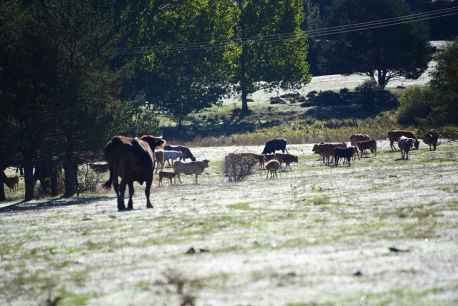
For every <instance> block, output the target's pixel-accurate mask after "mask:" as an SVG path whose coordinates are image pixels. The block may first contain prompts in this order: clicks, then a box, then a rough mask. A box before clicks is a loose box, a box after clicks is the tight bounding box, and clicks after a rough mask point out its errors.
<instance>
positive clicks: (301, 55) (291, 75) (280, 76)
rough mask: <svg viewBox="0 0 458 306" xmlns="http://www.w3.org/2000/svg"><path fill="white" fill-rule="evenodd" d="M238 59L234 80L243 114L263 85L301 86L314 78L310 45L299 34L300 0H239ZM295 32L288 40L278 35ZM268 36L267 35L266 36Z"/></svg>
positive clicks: (300, 22)
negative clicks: (308, 56)
mask: <svg viewBox="0 0 458 306" xmlns="http://www.w3.org/2000/svg"><path fill="white" fill-rule="evenodd" d="M236 2H237V5H238V9H239V18H238V22H237V27H236V31H237V38H238V41H239V42H240V43H239V45H238V47H237V49H236V50H237V55H238V62H237V63H236V64H237V66H236V69H235V75H234V79H233V83H234V84H235V85H236V86H235V90H236V91H238V92H240V93H241V95H242V113H247V112H248V104H247V102H248V100H247V95H248V94H249V93H251V92H254V91H256V90H258V89H260V88H267V89H272V88H274V87H277V86H280V87H282V88H289V89H294V88H299V87H301V86H302V85H304V84H306V83H308V82H309V81H310V75H309V66H308V63H307V59H306V56H305V54H307V50H308V44H307V38H306V37H305V36H304V35H299V33H300V31H301V26H302V23H303V18H304V16H303V4H302V1H298V0H282V1H278V0H275V1H274V0H266V1H252V0H238V1H236ZM284 33H294V34H295V35H290V36H289V38H288V39H284V38H283V39H275V37H276V35H281V34H284ZM266 36H267V37H269V38H270V39H266V38H265V37H266ZM263 37H264V38H263Z"/></svg>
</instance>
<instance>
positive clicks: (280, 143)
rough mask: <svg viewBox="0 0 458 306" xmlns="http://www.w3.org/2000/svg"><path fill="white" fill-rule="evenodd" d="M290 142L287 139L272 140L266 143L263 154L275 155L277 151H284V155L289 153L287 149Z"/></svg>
mask: <svg viewBox="0 0 458 306" xmlns="http://www.w3.org/2000/svg"><path fill="white" fill-rule="evenodd" d="M287 144H288V142H287V141H286V139H283V138H275V139H272V140H269V141H267V142H266V144H265V145H264V150H262V154H273V153H275V152H276V151H282V153H285V151H286V153H288V150H287V149H286V145H287Z"/></svg>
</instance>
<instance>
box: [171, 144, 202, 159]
mask: <svg viewBox="0 0 458 306" xmlns="http://www.w3.org/2000/svg"><path fill="white" fill-rule="evenodd" d="M164 150H166V151H181V152H182V153H183V155H182V156H181V158H180V161H186V159H188V158H189V159H190V160H191V161H196V158H195V157H194V155H193V154H192V153H191V150H190V149H189V148H188V147H185V146H172V145H166V146H164Z"/></svg>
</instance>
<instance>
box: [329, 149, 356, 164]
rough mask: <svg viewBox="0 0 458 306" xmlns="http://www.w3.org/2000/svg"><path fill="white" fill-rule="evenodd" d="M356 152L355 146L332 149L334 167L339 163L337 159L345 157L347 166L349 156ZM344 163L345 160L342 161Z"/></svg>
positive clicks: (349, 162)
mask: <svg viewBox="0 0 458 306" xmlns="http://www.w3.org/2000/svg"><path fill="white" fill-rule="evenodd" d="M356 152H357V150H356V148H355V147H349V148H336V149H335V151H334V161H335V165H336V167H337V166H338V165H339V159H341V158H345V159H346V160H347V163H348V167H350V166H351V158H352V157H353V156H354V155H355V153H356ZM344 163H345V161H344Z"/></svg>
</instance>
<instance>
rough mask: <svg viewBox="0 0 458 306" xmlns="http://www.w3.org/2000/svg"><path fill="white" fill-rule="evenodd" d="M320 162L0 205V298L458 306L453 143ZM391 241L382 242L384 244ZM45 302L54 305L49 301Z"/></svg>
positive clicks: (203, 153) (215, 165)
mask: <svg viewBox="0 0 458 306" xmlns="http://www.w3.org/2000/svg"><path fill="white" fill-rule="evenodd" d="M380 144H381V146H382V150H380V151H381V152H379V154H377V156H376V157H374V156H371V157H369V158H364V159H361V160H356V161H355V162H354V164H353V165H352V166H351V167H346V166H339V167H327V166H323V165H322V164H321V163H320V162H319V161H317V156H314V155H312V154H311V145H292V146H290V151H291V153H295V154H298V155H299V156H300V159H299V164H298V165H294V166H293V167H292V169H291V170H288V171H284V172H282V173H281V174H280V176H279V178H278V179H275V180H266V179H265V172H264V171H258V172H257V173H256V174H254V175H253V176H251V177H249V178H248V179H247V180H246V181H243V182H241V183H237V184H234V183H228V182H227V181H226V180H225V179H224V178H223V176H222V174H221V170H222V160H223V158H224V155H225V154H227V153H229V152H236V151H238V152H242V151H245V152H246V151H252V152H259V151H260V150H261V148H260V147H256V146H249V147H236V146H232V147H215V148H195V149H194V151H195V153H196V155H197V157H198V158H199V159H201V158H208V159H210V160H211V168H210V169H209V170H208V171H207V173H206V174H204V175H203V176H202V177H201V179H200V184H199V185H197V186H196V185H193V184H192V182H193V178H191V177H186V178H185V180H184V182H185V184H184V185H179V186H165V187H161V188H158V187H157V183H156V184H155V186H154V192H153V204H154V205H155V208H154V209H151V210H147V209H146V208H145V200H144V196H143V193H142V190H141V187H140V188H139V186H137V190H136V197H135V199H134V208H135V210H134V211H131V212H124V213H119V212H117V211H116V201H115V198H114V196H113V194H112V193H109V194H93V195H85V196H84V197H79V198H74V199H70V200H63V199H49V200H38V201H32V202H30V203H19V204H15V203H14V202H11V203H4V204H1V207H0V229H1V234H0V235H1V239H0V275H1V280H0V305H155V306H161V305H164V306H166V305H167V306H174V305H177V306H178V305H202V306H204V305H275V306H278V305H281V306H305V305H309V306H310V305H457V304H458V248H457V244H456V243H457V240H458V187H457V186H458V153H457V149H458V144H457V143H455V142H452V143H444V144H442V145H441V146H439V150H438V151H436V152H430V151H428V150H427V149H426V148H425V146H423V148H422V149H420V150H419V151H414V152H413V153H412V154H411V160H409V161H402V160H399V158H400V153H399V152H394V153H392V152H389V151H388V145H387V144H386V143H385V142H383V143H382V142H381V143H380ZM390 248H391V249H390ZM53 303H54V304H53Z"/></svg>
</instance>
